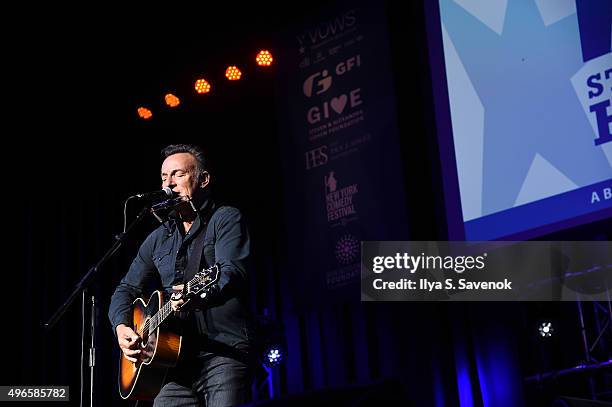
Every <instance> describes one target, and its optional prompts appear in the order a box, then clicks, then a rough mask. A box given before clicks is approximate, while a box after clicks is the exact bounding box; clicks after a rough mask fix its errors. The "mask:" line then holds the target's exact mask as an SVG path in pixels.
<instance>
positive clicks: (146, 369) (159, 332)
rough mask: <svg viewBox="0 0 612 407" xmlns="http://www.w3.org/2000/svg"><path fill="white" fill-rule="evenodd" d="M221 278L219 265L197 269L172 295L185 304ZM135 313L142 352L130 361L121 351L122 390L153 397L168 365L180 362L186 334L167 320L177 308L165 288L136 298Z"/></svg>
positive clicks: (128, 394)
mask: <svg viewBox="0 0 612 407" xmlns="http://www.w3.org/2000/svg"><path fill="white" fill-rule="evenodd" d="M218 280H219V267H218V266H217V265H216V264H215V265H214V266H212V267H210V268H208V269H204V270H202V271H200V272H199V273H197V274H196V275H195V276H194V277H193V278H192V279H191V280H190V281H189V282H187V283H185V285H184V287H183V290H182V291H181V292H178V293H174V294H172V296H171V297H170V299H172V300H175V301H177V300H180V299H183V300H184V301H185V303H184V304H183V305H182V306H185V304H186V303H187V302H189V301H190V300H191V299H192V298H195V297H196V296H199V297H202V298H205V297H206V296H207V295H208V293H209V292H210V290H211V289H212V287H213V285H214V284H216V283H217V281H218ZM132 313H133V326H132V329H133V330H134V332H136V333H137V334H138V336H140V338H141V343H140V346H141V349H140V350H141V352H140V354H138V356H137V361H136V362H130V361H129V360H127V359H126V358H125V356H124V355H123V352H121V357H120V362H119V394H120V395H121V397H122V398H124V399H137V400H152V399H153V398H155V396H156V395H157V394H158V393H159V391H160V390H161V387H162V386H163V384H164V379H165V377H166V373H167V371H168V368H170V367H174V366H176V363H177V361H178V358H179V354H180V351H181V340H182V336H181V335H180V334H179V333H178V330H175V329H172V327H171V326H170V324H169V323H168V322H169V321H167V318H168V317H169V316H170V315H172V314H173V313H174V311H173V310H172V307H171V304H170V301H165V298H164V293H163V292H162V291H154V292H153V294H152V295H151V297H150V298H149V301H148V302H146V303H145V301H144V300H143V299H142V298H137V299H136V300H134V303H133V306H132ZM164 322H166V323H165V324H164Z"/></svg>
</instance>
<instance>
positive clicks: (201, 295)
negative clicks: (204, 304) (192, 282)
mask: <svg viewBox="0 0 612 407" xmlns="http://www.w3.org/2000/svg"><path fill="white" fill-rule="evenodd" d="M207 295H208V293H207V292H206V291H202V294H200V298H202V299H204V298H206V296H207Z"/></svg>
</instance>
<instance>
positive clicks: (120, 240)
mask: <svg viewBox="0 0 612 407" xmlns="http://www.w3.org/2000/svg"><path fill="white" fill-rule="evenodd" d="M150 209H151V206H150V205H146V206H145V207H144V208H143V209H142V210H141V211H140V213H139V214H138V216H136V218H135V219H134V220H133V221H132V223H130V225H129V226H128V227H127V228H126V229H125V232H123V233H120V234H118V235H116V236H115V242H114V243H113V245H112V246H111V248H110V249H108V251H107V252H106V253H104V255H103V256H102V258H101V259H100V260H99V261H98V262H97V263H96V264H95V265H94V266H93V267H91V268H90V269H89V271H88V272H87V274H85V275H84V276H83V278H81V281H79V282H78V283H77V285H76V287H75V288H74V291H72V294H70V296H69V297H68V299H67V300H66V301H65V302H64V303H63V304H62V305H61V306H60V307H59V308H58V309H57V311H55V313H54V314H53V316H52V317H51V318H50V319H49V321H47V322H46V323H45V325H44V326H45V329H46V330H47V331H49V330H51V328H53V326H54V325H55V324H56V323H57V321H59V319H60V318H61V317H62V316H63V315H64V314H65V313H66V310H67V309H68V307H69V306H70V305H71V304H72V303H73V302H74V300H75V299H76V298H77V297H78V296H79V295H80V294H82V301H83V304H82V309H83V310H85V301H86V299H85V297H86V296H85V291H86V290H87V288H88V287H89V286H90V285H91V282H92V281H93V279H94V278H95V277H96V275H97V274H98V273H99V272H100V270H101V269H102V267H103V266H104V264H106V262H107V261H108V260H109V259H110V258H111V257H112V256H113V255H114V254H115V253H116V252H117V251H118V250H119V249H120V248H121V246H123V244H124V243H125V241H126V240H127V237H128V235H129V233H130V232H131V230H132V229H133V228H134V226H136V224H137V223H139V222H140V221H141V220H142V219H143V218H144V217H145V215H146V214H147V213H148V212H149V210H150ZM95 307H96V303H95V298H94V297H93V296H92V297H91V315H90V317H91V324H90V327H91V347H90V349H89V367H90V375H91V377H90V379H91V380H90V383H91V389H90V405H91V406H93V399H94V397H93V378H94V367H95V347H94V335H95V321H96V308H95ZM83 318H85V315H83ZM84 330H85V321H83V331H84ZM81 336H82V342H83V343H82V344H81V346H82V348H81V349H83V348H84V347H85V343H84V341H85V335H84V332H83V334H82V335H81ZM82 368H83V367H82V366H81V369H82ZM81 397H82V396H81ZM82 402H83V400H81V403H82Z"/></svg>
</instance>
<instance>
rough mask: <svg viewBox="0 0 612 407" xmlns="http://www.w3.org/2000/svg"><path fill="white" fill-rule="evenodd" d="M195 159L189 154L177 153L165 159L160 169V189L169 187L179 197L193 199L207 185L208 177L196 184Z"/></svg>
mask: <svg viewBox="0 0 612 407" xmlns="http://www.w3.org/2000/svg"><path fill="white" fill-rule="evenodd" d="M196 164H197V162H196V159H195V157H194V156H193V155H191V154H189V153H177V154H172V155H171V156H168V157H166V159H165V160H164V162H163V163H162V167H161V179H162V188H164V187H169V188H171V189H172V191H174V192H176V193H178V194H179V195H180V196H188V197H191V198H195V197H196V195H197V194H198V192H199V191H200V190H201V188H203V187H205V186H206V185H207V184H208V177H203V180H201V182H200V183H198V174H197V172H196Z"/></svg>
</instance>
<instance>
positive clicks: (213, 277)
mask: <svg viewBox="0 0 612 407" xmlns="http://www.w3.org/2000/svg"><path fill="white" fill-rule="evenodd" d="M219 275H220V271H219V266H218V265H217V264H215V265H214V266H212V267H210V268H207V269H204V270H202V271H200V272H199V273H197V274H196V275H195V276H194V277H193V278H192V279H191V280H189V282H188V283H187V284H185V288H184V289H183V295H184V296H185V298H187V299H189V298H192V297H195V296H200V297H202V298H204V297H205V296H206V294H207V293H208V292H209V291H210V290H211V289H212V287H213V286H214V285H215V284H216V283H217V282H218V281H219Z"/></svg>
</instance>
